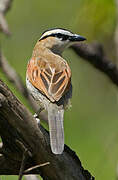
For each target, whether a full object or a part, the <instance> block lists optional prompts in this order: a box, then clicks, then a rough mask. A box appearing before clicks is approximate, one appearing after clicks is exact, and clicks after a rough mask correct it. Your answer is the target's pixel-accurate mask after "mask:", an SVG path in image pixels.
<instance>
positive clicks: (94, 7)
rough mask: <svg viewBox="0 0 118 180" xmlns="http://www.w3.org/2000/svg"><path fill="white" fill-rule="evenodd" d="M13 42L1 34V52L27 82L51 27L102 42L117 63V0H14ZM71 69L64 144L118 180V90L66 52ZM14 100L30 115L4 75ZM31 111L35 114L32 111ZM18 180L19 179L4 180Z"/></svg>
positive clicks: (96, 171) (107, 178) (103, 176)
mask: <svg viewBox="0 0 118 180" xmlns="http://www.w3.org/2000/svg"><path fill="white" fill-rule="evenodd" d="M6 18H7V21H8V24H9V27H10V30H11V32H12V36H11V37H9V38H8V37H6V36H4V35H3V34H0V42H1V48H2V51H3V53H4V54H5V56H6V58H7V59H8V61H9V63H10V64H11V65H12V66H13V67H14V68H15V69H16V71H17V72H18V73H19V74H20V76H21V77H22V79H23V81H24V83H25V72H26V65H27V61H28V60H29V58H30V57H31V55H32V50H33V47H34V45H35V43H36V41H37V40H38V39H39V37H40V35H41V33H42V32H43V31H44V30H46V29H48V28H53V27H61V28H66V29H69V30H71V31H73V32H75V33H79V34H80V35H83V36H84V37H86V38H87V43H89V42H93V41H98V42H100V43H102V44H103V46H104V49H105V52H106V54H107V56H108V57H109V58H111V59H112V61H113V62H114V63H117V62H116V61H117V60H118V59H117V60H116V56H115V53H116V51H115V42H114V32H115V28H116V23H117V18H116V3H115V0H73V1H72V0H59V1H55V0H51V1H39V0H30V1H29V0H20V1H16V0H14V1H13V3H12V7H11V9H10V10H9V12H8V13H7V16H6ZM63 56H64V58H65V59H66V60H67V62H68V63H69V65H70V67H71V69H72V84H73V97H72V108H71V109H70V110H68V111H67V112H66V113H65V118H64V127H65V143H66V144H67V145H68V146H70V147H71V148H72V149H73V150H74V151H75V152H76V153H77V155H78V156H79V158H80V160H81V162H82V165H83V167H84V168H85V169H88V170H89V171H90V172H91V174H92V175H93V176H95V177H96V179H98V180H114V179H117V178H116V167H117V163H118V99H117V93H118V88H117V87H116V86H115V85H114V84H113V83H112V82H111V81H110V80H109V79H108V78H107V77H106V76H105V75H104V74H103V73H101V72H100V71H98V70H96V69H95V68H93V67H92V66H91V65H90V64H88V63H87V62H85V61H83V60H82V59H81V58H79V57H78V56H77V55H76V54H75V53H74V52H73V51H72V50H70V49H68V50H66V51H65V52H64V54H63ZM0 78H1V79H2V80H4V82H6V83H7V84H8V86H9V87H10V89H11V90H12V91H13V92H14V93H15V95H16V96H17V97H18V98H19V99H20V100H21V101H22V102H23V103H24V104H25V105H26V106H27V107H28V108H29V109H30V110H31V107H30V106H29V105H28V102H27V101H26V99H24V98H23V97H22V96H21V94H20V93H19V92H18V91H16V89H15V88H14V87H13V86H12V84H11V83H9V82H8V81H7V79H6V77H5V75H4V74H2V72H0ZM31 111H32V110H31ZM0 179H1V180H6V179H7V180H15V179H17V176H1V177H0Z"/></svg>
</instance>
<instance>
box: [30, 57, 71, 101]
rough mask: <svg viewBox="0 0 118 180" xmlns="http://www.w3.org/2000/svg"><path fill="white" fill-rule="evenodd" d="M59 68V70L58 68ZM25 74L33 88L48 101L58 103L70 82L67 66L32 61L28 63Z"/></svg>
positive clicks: (69, 72)
mask: <svg viewBox="0 0 118 180" xmlns="http://www.w3.org/2000/svg"><path fill="white" fill-rule="evenodd" d="M59 67H60V68H59ZM27 74H28V78H29V80H30V82H31V83H32V85H33V86H35V87H36V88H37V89H39V90H40V91H41V93H43V94H44V95H45V96H47V97H48V99H50V101H52V102H54V101H58V100H59V99H60V98H61V97H62V96H63V94H64V93H65V92H66V91H67V90H68V88H69V85H70V81H71V71H70V68H69V66H68V64H67V63H66V64H65V62H64V65H63V66H58V68H57V66H52V65H51V64H49V63H47V62H45V61H43V62H42V61H40V60H38V63H36V61H35V60H34V59H31V60H30V61H29V63H28V67H27Z"/></svg>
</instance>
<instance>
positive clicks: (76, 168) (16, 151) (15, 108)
mask: <svg viewBox="0 0 118 180" xmlns="http://www.w3.org/2000/svg"><path fill="white" fill-rule="evenodd" d="M0 134H1V138H2V142H3V150H4V151H3V155H1V156H0V175H3V174H9V175H10V174H14V175H15V174H19V169H20V165H21V161H22V154H23V147H22V146H21V144H23V146H24V147H25V148H26V149H28V151H29V154H30V156H29V159H28V161H27V164H26V167H25V168H26V169H28V168H30V167H32V166H35V165H39V164H42V163H46V162H49V163H50V164H49V165H46V166H43V167H40V168H38V169H34V170H32V173H35V174H36V173H37V174H39V173H40V175H41V176H42V177H43V178H44V180H52V179H54V180H57V179H60V180H62V179H68V180H76V179H79V180H89V179H94V178H93V177H92V176H91V175H90V173H89V172H88V171H86V170H84V168H83V167H82V165H81V162H80V160H79V159H78V157H77V156H76V154H75V153H74V152H73V151H72V150H70V148H69V147H67V146H66V145H65V149H64V152H63V154H62V155H54V154H52V152H51V149H50V143H49V134H48V132H47V131H46V130H45V129H44V128H43V127H42V126H40V128H39V127H38V125H37V123H36V121H35V119H34V118H33V116H32V114H31V113H30V112H29V111H28V110H27V109H26V108H25V107H24V105H23V104H21V103H20V102H19V101H18V99H17V98H16V97H15V96H14V95H13V94H12V93H11V91H10V90H9V89H8V87H7V86H6V85H4V83H3V82H2V81H0ZM18 142H21V143H18ZM3 167H4V168H3ZM26 169H25V170H26ZM30 173H31V172H30Z"/></svg>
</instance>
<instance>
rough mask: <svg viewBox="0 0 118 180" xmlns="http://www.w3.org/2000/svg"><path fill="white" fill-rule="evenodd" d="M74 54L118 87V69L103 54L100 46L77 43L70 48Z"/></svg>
mask: <svg viewBox="0 0 118 180" xmlns="http://www.w3.org/2000/svg"><path fill="white" fill-rule="evenodd" d="M71 49H72V50H74V52H75V53H76V54H77V55H78V56H80V57H82V58H83V60H85V61H87V62H89V63H90V64H91V65H92V66H93V67H95V68H96V69H98V70H99V71H101V72H103V73H104V74H105V75H106V76H107V77H108V78H109V79H110V80H111V81H112V83H114V84H115V85H116V86H118V69H117V67H116V65H115V64H113V63H112V61H111V60H109V59H108V58H107V57H106V55H105V54H104V51H103V48H102V46H101V45H100V44H98V43H94V44H84V43H79V44H77V45H74V46H72V47H71Z"/></svg>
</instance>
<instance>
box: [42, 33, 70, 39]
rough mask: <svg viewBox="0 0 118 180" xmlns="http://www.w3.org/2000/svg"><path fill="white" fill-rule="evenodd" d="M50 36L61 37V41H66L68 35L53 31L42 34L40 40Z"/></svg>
mask: <svg viewBox="0 0 118 180" xmlns="http://www.w3.org/2000/svg"><path fill="white" fill-rule="evenodd" d="M51 36H52V37H57V38H59V39H61V40H62V41H66V40H67V39H69V36H68V35H66V34H61V33H54V34H50V35H47V36H44V37H42V38H41V39H40V40H42V39H46V38H47V37H51ZM40 40H39V41H40Z"/></svg>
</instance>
